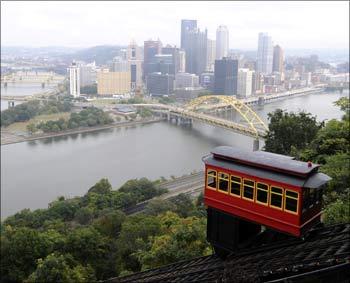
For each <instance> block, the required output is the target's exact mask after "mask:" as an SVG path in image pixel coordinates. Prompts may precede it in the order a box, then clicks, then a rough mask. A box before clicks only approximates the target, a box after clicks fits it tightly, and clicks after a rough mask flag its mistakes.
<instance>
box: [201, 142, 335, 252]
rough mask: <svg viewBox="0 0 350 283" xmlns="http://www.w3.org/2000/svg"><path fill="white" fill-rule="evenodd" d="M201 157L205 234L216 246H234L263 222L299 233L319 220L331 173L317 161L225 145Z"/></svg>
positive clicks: (228, 248) (258, 230) (282, 229)
mask: <svg viewBox="0 0 350 283" xmlns="http://www.w3.org/2000/svg"><path fill="white" fill-rule="evenodd" d="M203 161H204V163H205V176H206V178H205V191H204V203H205V205H206V206H207V212H208V225H207V227H208V228H207V229H208V231H207V238H208V240H209V242H211V243H212V244H213V245H214V247H216V248H218V249H224V250H234V249H235V248H237V245H238V243H239V242H242V240H244V239H246V238H247V237H250V236H252V235H256V234H258V233H260V232H261V225H263V226H266V227H268V228H270V229H273V230H276V231H279V232H282V233H286V234H289V235H292V236H296V237H301V236H303V235H304V234H305V233H306V232H307V231H308V230H309V229H310V228H311V227H312V226H314V225H316V224H318V223H319V222H320V219H321V200H322V193H323V189H324V187H325V185H326V183H327V182H328V181H329V180H330V178H329V177H328V176H327V175H325V174H323V173H319V172H318V168H319V165H317V164H312V163H311V162H302V161H297V160H294V158H293V157H290V156H284V155H279V154H274V153H269V152H264V151H254V152H248V151H247V152H246V151H242V150H241V149H237V148H232V147H228V146H220V147H216V148H215V149H214V150H213V151H212V152H211V154H209V155H208V156H205V157H203Z"/></svg>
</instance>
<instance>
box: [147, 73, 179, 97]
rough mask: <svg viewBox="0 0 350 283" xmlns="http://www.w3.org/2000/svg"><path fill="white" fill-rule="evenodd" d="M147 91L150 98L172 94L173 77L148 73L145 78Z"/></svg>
mask: <svg viewBox="0 0 350 283" xmlns="http://www.w3.org/2000/svg"><path fill="white" fill-rule="evenodd" d="M147 90H148V92H149V94H150V95H152V96H163V95H170V94H172V93H174V75H169V74H161V73H150V74H148V76H147Z"/></svg>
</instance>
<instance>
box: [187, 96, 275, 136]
mask: <svg viewBox="0 0 350 283" xmlns="http://www.w3.org/2000/svg"><path fill="white" fill-rule="evenodd" d="M213 99H215V100H218V101H220V102H221V103H223V104H225V105H227V106H231V107H232V108H234V109H235V110H236V111H237V112H238V113H239V114H240V115H241V117H243V119H244V120H245V121H246V122H247V123H248V125H249V127H250V128H251V130H253V131H254V132H255V133H256V136H258V129H259V128H260V129H263V130H265V131H268V127H267V126H266V124H265V123H264V121H263V120H261V118H260V117H259V116H258V114H256V113H255V112H254V111H253V110H252V109H251V108H250V107H249V106H247V105H246V104H244V103H243V102H242V101H241V100H239V99H237V98H235V97H233V96H228V95H205V96H201V97H198V98H195V99H194V100H192V101H190V102H189V103H188V104H187V105H186V106H185V108H186V109H187V110H190V111H195V110H197V109H198V107H199V106H201V105H202V104H204V103H206V102H210V101H211V100H213Z"/></svg>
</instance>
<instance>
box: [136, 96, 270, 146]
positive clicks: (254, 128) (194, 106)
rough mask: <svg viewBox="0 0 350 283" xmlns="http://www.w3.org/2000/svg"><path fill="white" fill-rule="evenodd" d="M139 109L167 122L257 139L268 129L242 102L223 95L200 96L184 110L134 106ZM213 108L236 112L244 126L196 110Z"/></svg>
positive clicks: (162, 105) (168, 106)
mask: <svg viewBox="0 0 350 283" xmlns="http://www.w3.org/2000/svg"><path fill="white" fill-rule="evenodd" d="M134 106H139V107H149V108H152V109H153V111H155V112H158V113H161V114H163V115H166V116H167V118H168V120H171V119H176V120H177V119H180V121H181V119H182V120H183V121H184V122H187V121H188V122H190V123H191V122H192V120H195V121H199V122H203V123H206V124H210V125H213V126H217V127H221V128H224V129H226V130H231V131H233V132H236V133H240V134H243V135H246V136H250V137H253V138H255V139H259V137H260V138H261V137H264V136H265V134H266V132H267V130H268V128H267V126H266V125H265V123H264V122H263V121H262V120H261V118H260V117H259V116H258V115H257V114H256V113H255V112H254V111H253V110H252V109H251V108H250V107H249V106H247V105H246V104H245V103H244V102H243V101H241V100H239V99H236V98H234V97H233V96H225V95H208V96H201V97H199V98H196V99H194V100H192V101H191V102H190V103H189V104H187V105H185V107H184V108H181V107H177V106H172V105H164V104H134ZM215 108H226V109H234V110H236V111H237V112H238V113H239V114H240V116H241V117H242V118H243V119H244V121H245V122H246V124H240V123H236V122H233V121H230V120H226V119H223V118H219V117H214V116H211V115H208V114H205V113H201V112H198V110H202V111H203V110H204V111H206V110H212V109H215Z"/></svg>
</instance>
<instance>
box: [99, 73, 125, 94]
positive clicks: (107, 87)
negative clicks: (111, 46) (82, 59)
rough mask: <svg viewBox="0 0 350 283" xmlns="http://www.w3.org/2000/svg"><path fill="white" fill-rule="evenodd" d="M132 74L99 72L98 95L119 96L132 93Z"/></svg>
mask: <svg viewBox="0 0 350 283" xmlns="http://www.w3.org/2000/svg"><path fill="white" fill-rule="evenodd" d="M130 87H131V75H130V72H98V73H97V93H98V95H117V94H119V95H120V94H125V93H129V92H130Z"/></svg>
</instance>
